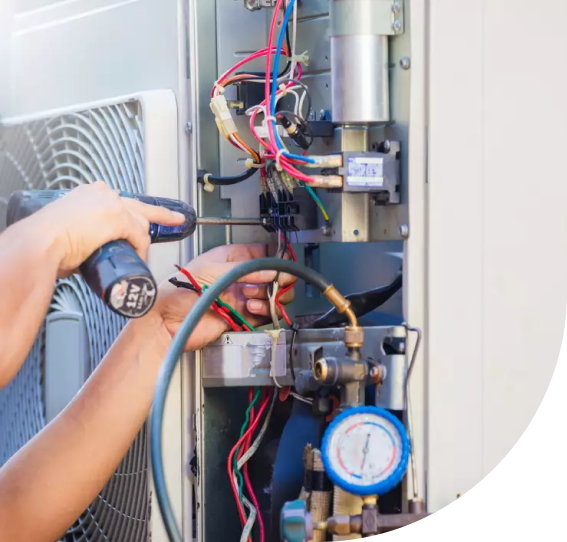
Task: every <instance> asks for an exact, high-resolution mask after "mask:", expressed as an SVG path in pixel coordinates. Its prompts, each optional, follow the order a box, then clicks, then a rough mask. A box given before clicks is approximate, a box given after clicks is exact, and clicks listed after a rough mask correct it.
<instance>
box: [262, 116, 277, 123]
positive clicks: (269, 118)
mask: <svg viewBox="0 0 567 542" xmlns="http://www.w3.org/2000/svg"><path fill="white" fill-rule="evenodd" d="M268 120H273V121H274V122H277V121H278V119H276V117H273V116H272V115H270V116H268V117H265V118H264V122H266V121H268Z"/></svg>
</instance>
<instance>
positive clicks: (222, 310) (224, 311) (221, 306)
mask: <svg viewBox="0 0 567 542" xmlns="http://www.w3.org/2000/svg"><path fill="white" fill-rule="evenodd" d="M175 267H176V268H177V270H178V271H179V272H180V273H182V274H183V275H185V276H186V277H187V278H188V279H189V283H187V282H181V281H179V280H177V279H169V282H170V283H171V284H173V285H174V286H176V287H177V288H185V289H187V290H192V291H194V292H196V293H197V294H199V296H200V295H202V294H203V293H204V292H205V291H206V290H207V288H208V286H207V285H206V284H203V286H201V285H200V284H199V283H198V282H197V281H196V280H195V278H194V277H193V275H191V273H190V272H189V271H187V269H185V268H183V267H181V266H180V265H176V266H175ZM211 308H212V309H213V310H214V311H215V312H216V313H217V314H218V315H219V316H220V317H221V318H222V319H223V320H225V321H226V322H227V323H228V325H229V326H230V328H231V329H232V331H256V328H254V326H252V325H251V324H250V323H249V322H248V321H247V320H246V319H245V318H244V316H242V315H241V314H240V313H239V312H238V311H237V310H235V309H234V308H233V307H231V306H230V305H229V304H228V303H225V302H224V301H222V300H221V298H220V297H217V299H216V301H215V303H213V304H212V305H211ZM235 320H236V322H238V323H236V322H235Z"/></svg>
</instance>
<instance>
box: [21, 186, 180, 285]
mask: <svg viewBox="0 0 567 542" xmlns="http://www.w3.org/2000/svg"><path fill="white" fill-rule="evenodd" d="M26 220H29V221H30V222H29V223H30V224H32V223H33V227H34V228H37V231H38V232H41V234H42V235H51V236H52V238H53V247H54V250H55V251H56V252H57V254H58V261H59V262H60V263H59V270H58V276H59V277H64V276H67V275H70V274H71V273H73V272H74V271H75V270H76V269H77V268H78V267H79V265H81V264H82V263H83V262H84V261H85V260H86V259H87V258H88V257H89V256H90V255H91V254H92V253H93V252H94V251H95V250H97V249H98V248H100V247H101V246H103V245H104V244H106V243H108V242H109V241H116V240H119V239H125V240H126V241H128V242H130V244H131V245H132V246H133V247H134V249H135V250H136V252H137V253H138V254H139V256H140V257H141V258H142V259H144V260H145V259H146V257H147V252H148V247H149V245H150V236H149V228H150V222H154V223H158V224H163V225H166V226H176V225H179V224H183V222H184V220H185V217H184V216H183V215H182V214H180V213H175V212H173V211H170V210H169V209H166V208H163V207H156V206H154V205H147V204H145V203H142V202H139V201H136V200H134V199H130V198H122V197H120V196H119V195H118V194H117V193H116V192H114V191H113V190H112V189H111V188H110V187H109V186H108V185H107V184H106V183H104V182H102V181H99V182H96V183H92V184H87V185H81V186H79V187H77V188H75V189H74V190H72V191H71V192H70V193H69V194H67V195H66V196H64V197H62V198H60V199H58V200H57V201H54V202H53V203H50V204H49V205H47V206H45V207H44V208H43V209H41V210H40V211H38V212H37V213H35V214H34V215H32V216H31V217H29V218H28V219H26Z"/></svg>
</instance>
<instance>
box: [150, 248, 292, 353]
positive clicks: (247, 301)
mask: <svg viewBox="0 0 567 542" xmlns="http://www.w3.org/2000/svg"><path fill="white" fill-rule="evenodd" d="M267 256H268V247H267V246H266V245H260V244H250V245H223V246H220V247H217V248H214V249H212V250H210V251H209V252H206V253H205V254H202V255H201V256H199V257H197V258H195V259H194V260H193V261H191V262H190V263H189V264H188V265H186V266H185V269H187V270H188V271H189V272H190V273H191V275H192V276H193V277H194V278H195V280H196V281H197V282H198V283H199V284H200V285H203V284H207V285H211V284H212V283H213V282H215V281H216V280H217V279H218V278H219V277H221V276H222V275H224V274H225V273H227V272H228V271H230V270H231V269H233V268H234V267H236V266H237V265H238V264H240V263H242V262H245V261H248V260H255V259H258V258H265V257H267ZM173 276H175V277H176V278H177V279H179V280H181V281H187V279H186V278H185V277H184V276H183V275H182V274H181V273H177V274H175V275H173ZM275 277H276V272H275V271H259V272H257V273H252V274H251V275H247V276H246V277H243V278H242V279H240V280H239V281H238V282H237V283H235V284H233V285H232V286H231V287H230V288H229V289H228V290H226V291H225V292H224V294H223V295H222V296H221V299H222V300H223V301H224V302H225V303H228V304H229V305H230V306H231V307H233V308H234V309H235V310H236V311H237V312H238V313H239V314H241V315H242V316H243V317H244V318H245V319H246V320H247V321H248V322H250V324H252V325H253V326H254V327H256V326H260V325H263V324H266V323H267V322H268V321H269V315H270V307H269V303H268V285H269V283H271V282H272V281H273V280H274V278H275ZM293 282H295V278H294V277H292V276H290V275H287V274H285V273H280V275H279V277H278V283H279V284H280V287H281V288H285V287H286V286H288V285H290V284H292V283H293ZM197 297H198V296H197V294H196V293H195V292H192V291H190V290H186V289H184V288H176V287H175V286H173V285H172V284H170V283H168V282H164V283H163V284H162V285H161V286H160V294H159V297H158V301H157V302H156V307H155V310H157V311H159V313H160V315H161V317H162V319H163V321H164V324H165V327H166V329H167V331H168V332H169V334H170V335H171V337H173V336H174V335H175V333H177V330H178V329H179V327H180V325H181V322H182V321H183V319H184V318H185V316H187V313H189V312H190V310H191V309H192V307H193V305H194V304H195V302H196V300H197ZM293 297H294V291H293V289H291V290H289V291H288V292H286V293H285V294H283V295H282V297H281V298H280V302H281V303H282V304H284V305H286V304H288V303H291V301H293ZM280 316H281V315H280ZM228 329H229V326H228V324H227V323H226V321H225V320H224V319H223V318H221V317H220V316H218V315H217V314H216V313H215V312H214V311H212V310H210V311H208V312H207V314H206V315H205V316H204V317H203V318H202V319H201V321H200V322H199V324H198V325H197V327H196V328H195V331H194V332H193V334H192V335H191V337H190V338H189V341H188V343H187V345H186V350H199V349H200V348H203V347H204V346H205V345H207V344H209V343H210V342H212V341H214V340H216V339H217V338H218V337H219V336H220V335H222V333H224V332H225V331H227V330H228Z"/></svg>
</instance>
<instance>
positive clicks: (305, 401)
mask: <svg viewBox="0 0 567 542" xmlns="http://www.w3.org/2000/svg"><path fill="white" fill-rule="evenodd" d="M290 395H291V396H292V397H293V398H294V399H297V400H298V401H302V402H304V403H307V404H308V405H312V404H313V399H309V398H307V397H302V396H301V395H299V393H294V392H293V391H292V392H291V393H290Z"/></svg>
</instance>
